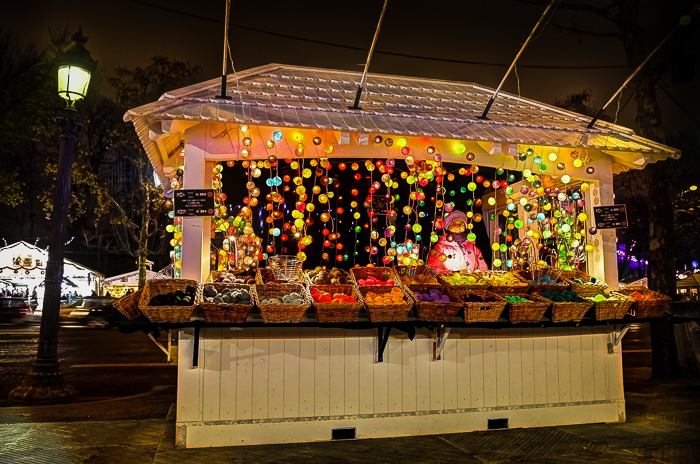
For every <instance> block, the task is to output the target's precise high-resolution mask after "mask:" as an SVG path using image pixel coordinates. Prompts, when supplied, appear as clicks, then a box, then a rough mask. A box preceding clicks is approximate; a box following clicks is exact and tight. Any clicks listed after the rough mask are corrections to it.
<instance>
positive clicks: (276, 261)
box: [267, 255, 303, 281]
mask: <svg viewBox="0 0 700 464" xmlns="http://www.w3.org/2000/svg"><path fill="white" fill-rule="evenodd" d="M267 264H268V266H270V269H272V271H273V272H274V273H275V276H276V277H277V279H279V280H286V281H293V280H299V273H300V272H301V270H302V267H303V263H302V262H301V261H300V260H299V258H297V257H296V256H295V255H274V256H271V257H270V258H269V259H268V260H267Z"/></svg>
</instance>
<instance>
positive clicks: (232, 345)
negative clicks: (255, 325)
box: [178, 329, 281, 420]
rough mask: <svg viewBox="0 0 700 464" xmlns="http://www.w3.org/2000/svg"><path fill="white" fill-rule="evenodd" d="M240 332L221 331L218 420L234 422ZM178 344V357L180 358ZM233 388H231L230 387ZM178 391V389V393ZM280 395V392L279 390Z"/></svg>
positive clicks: (180, 351)
mask: <svg viewBox="0 0 700 464" xmlns="http://www.w3.org/2000/svg"><path fill="white" fill-rule="evenodd" d="M239 332H240V330H231V329H222V330H221V380H220V382H221V386H222V388H221V389H220V395H221V396H220V397H219V416H220V420H236V391H237V390H236V388H235V385H236V374H237V373H236V356H237V352H238V351H237V350H238V334H239ZM182 354H183V351H182V346H179V342H178V356H182ZM232 386H233V387H234V388H231V387H232ZM179 391H180V390H179V389H178V392H179ZM280 393H281V390H280Z"/></svg>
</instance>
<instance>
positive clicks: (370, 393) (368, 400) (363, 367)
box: [317, 330, 374, 414]
mask: <svg viewBox="0 0 700 464" xmlns="http://www.w3.org/2000/svg"><path fill="white" fill-rule="evenodd" d="M356 333H357V336H359V337H360V342H359V343H360V356H359V359H358V362H359V364H360V366H359V369H360V390H359V391H360V414H373V413H374V337H373V335H374V331H372V330H362V331H358V332H356ZM317 362H318V361H317Z"/></svg>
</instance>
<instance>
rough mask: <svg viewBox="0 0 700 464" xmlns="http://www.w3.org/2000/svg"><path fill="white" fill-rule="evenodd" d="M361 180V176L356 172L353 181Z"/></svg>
mask: <svg viewBox="0 0 700 464" xmlns="http://www.w3.org/2000/svg"><path fill="white" fill-rule="evenodd" d="M361 178H362V175H361V174H360V173H359V172H358V173H357V174H355V180H360V179H361Z"/></svg>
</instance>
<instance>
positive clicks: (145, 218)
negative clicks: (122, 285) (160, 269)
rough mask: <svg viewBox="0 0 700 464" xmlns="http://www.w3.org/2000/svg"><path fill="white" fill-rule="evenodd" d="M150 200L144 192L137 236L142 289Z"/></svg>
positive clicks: (144, 280)
mask: <svg viewBox="0 0 700 464" xmlns="http://www.w3.org/2000/svg"><path fill="white" fill-rule="evenodd" d="M150 204H151V198H150V196H149V194H148V190H146V202H145V205H144V207H143V214H142V215H141V231H140V232H141V233H140V236H139V249H138V253H137V254H138V259H139V288H143V287H144V286H145V285H146V270H147V267H146V266H147V264H148V263H147V262H146V261H147V260H148V224H149V223H150V222H151V208H150Z"/></svg>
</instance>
